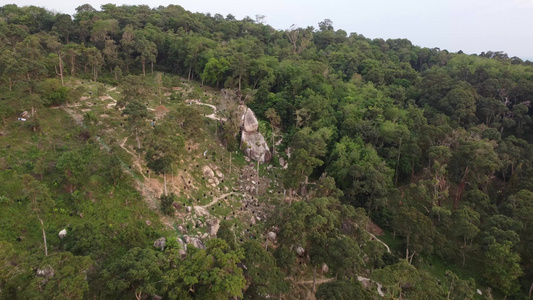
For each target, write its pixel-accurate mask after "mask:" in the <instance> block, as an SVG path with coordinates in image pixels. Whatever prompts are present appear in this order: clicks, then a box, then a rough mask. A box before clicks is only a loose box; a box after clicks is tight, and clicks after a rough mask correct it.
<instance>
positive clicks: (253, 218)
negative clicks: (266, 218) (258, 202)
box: [250, 216, 255, 225]
mask: <svg viewBox="0 0 533 300" xmlns="http://www.w3.org/2000/svg"><path fill="white" fill-rule="evenodd" d="M250 224H252V225H255V217H254V216H252V217H251V218H250Z"/></svg>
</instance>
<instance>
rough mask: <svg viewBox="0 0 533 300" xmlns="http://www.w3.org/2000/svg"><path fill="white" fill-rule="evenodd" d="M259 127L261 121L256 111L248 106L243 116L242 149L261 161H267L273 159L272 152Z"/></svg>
mask: <svg viewBox="0 0 533 300" xmlns="http://www.w3.org/2000/svg"><path fill="white" fill-rule="evenodd" d="M258 129H259V122H258V121H257V118H256V117H255V114H254V112H253V111H252V110H251V109H249V108H247V109H246V112H245V113H244V115H243V117H242V135H241V149H242V150H243V152H244V154H245V155H246V156H247V157H249V158H251V159H253V160H255V161H258V162H260V163H267V162H269V161H270V160H271V159H272V154H271V153H270V149H269V148H268V145H267V143H266V141H265V138H264V137H263V136H262V135H261V133H259V131H258Z"/></svg>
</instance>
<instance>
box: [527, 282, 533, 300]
mask: <svg viewBox="0 0 533 300" xmlns="http://www.w3.org/2000/svg"><path fill="white" fill-rule="evenodd" d="M532 292H533V282H532V283H531V286H530V287H529V297H528V299H531V293H532Z"/></svg>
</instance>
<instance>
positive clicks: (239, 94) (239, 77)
mask: <svg viewBox="0 0 533 300" xmlns="http://www.w3.org/2000/svg"><path fill="white" fill-rule="evenodd" d="M240 94H241V75H239V95H240Z"/></svg>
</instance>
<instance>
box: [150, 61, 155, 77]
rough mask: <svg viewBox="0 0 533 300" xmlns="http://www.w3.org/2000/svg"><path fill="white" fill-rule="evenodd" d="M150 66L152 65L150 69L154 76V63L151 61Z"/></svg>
mask: <svg viewBox="0 0 533 300" xmlns="http://www.w3.org/2000/svg"><path fill="white" fill-rule="evenodd" d="M150 64H151V67H150V68H151V70H150V71H151V72H152V75H154V62H153V61H151V62H150Z"/></svg>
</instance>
